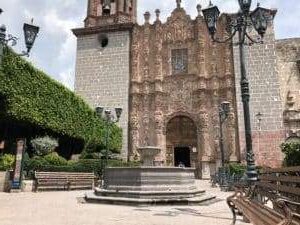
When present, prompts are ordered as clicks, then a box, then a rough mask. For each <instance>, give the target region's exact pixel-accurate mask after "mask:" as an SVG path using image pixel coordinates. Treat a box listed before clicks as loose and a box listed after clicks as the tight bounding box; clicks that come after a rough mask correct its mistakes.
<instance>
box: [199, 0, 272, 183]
mask: <svg viewBox="0 0 300 225" xmlns="http://www.w3.org/2000/svg"><path fill="white" fill-rule="evenodd" d="M238 2H239V6H240V10H239V12H238V13H237V14H235V15H234V16H231V22H230V23H229V25H228V28H229V29H227V30H228V33H229V36H228V37H227V38H226V39H224V40H220V39H219V38H217V37H216V31H217V21H218V18H219V15H220V11H219V9H218V7H217V6H214V5H213V4H212V3H211V1H210V4H209V7H208V8H206V9H204V10H202V12H203V15H204V19H205V22H206V25H207V28H208V31H209V34H210V36H211V38H212V40H213V41H214V42H217V43H225V42H229V41H230V42H231V41H232V40H233V38H234V36H235V35H236V34H238V43H237V45H238V46H239V54H240V70H241V93H242V102H243V110H244V124H245V139H246V152H247V159H246V160H247V172H246V173H247V181H248V184H249V185H251V184H253V182H255V181H256V180H257V171H256V167H255V161H254V154H253V149H252V136H251V124H250V110H249V99H250V93H249V81H248V79H247V73H246V67H245V56H244V55H245V53H244V45H245V44H249V45H251V44H254V43H262V39H263V37H264V34H265V32H266V30H267V27H268V21H269V19H270V18H271V15H270V11H269V10H268V9H265V8H262V7H260V6H259V4H258V5H257V8H256V9H255V10H254V11H252V12H250V8H251V3H252V0H238ZM252 27H254V28H255V30H256V31H257V33H258V34H259V36H260V37H259V38H258V39H257V40H255V39H254V38H252V37H251V36H250V35H249V34H248V31H247V28H252ZM247 41H248V43H247Z"/></svg>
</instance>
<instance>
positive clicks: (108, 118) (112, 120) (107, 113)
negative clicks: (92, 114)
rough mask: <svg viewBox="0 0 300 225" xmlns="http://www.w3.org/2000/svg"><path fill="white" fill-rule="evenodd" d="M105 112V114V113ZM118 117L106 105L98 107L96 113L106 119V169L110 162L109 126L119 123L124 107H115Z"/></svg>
mask: <svg viewBox="0 0 300 225" xmlns="http://www.w3.org/2000/svg"><path fill="white" fill-rule="evenodd" d="M103 112H104V115H103ZM115 113H116V118H115V117H114V115H112V112H111V110H109V109H106V110H104V107H96V114H97V115H98V117H100V118H102V119H104V121H105V142H104V145H105V161H104V169H105V168H106V167H107V163H108V151H109V149H108V148H109V147H108V146H109V127H110V125H111V124H114V123H117V122H119V120H120V117H121V114H122V108H115Z"/></svg>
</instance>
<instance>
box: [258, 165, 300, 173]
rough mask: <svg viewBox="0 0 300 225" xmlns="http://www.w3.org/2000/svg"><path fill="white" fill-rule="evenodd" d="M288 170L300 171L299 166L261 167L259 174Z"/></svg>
mask: <svg viewBox="0 0 300 225" xmlns="http://www.w3.org/2000/svg"><path fill="white" fill-rule="evenodd" d="M288 172H300V166H294V167H286V168H277V169H263V170H262V171H261V174H264V173H288Z"/></svg>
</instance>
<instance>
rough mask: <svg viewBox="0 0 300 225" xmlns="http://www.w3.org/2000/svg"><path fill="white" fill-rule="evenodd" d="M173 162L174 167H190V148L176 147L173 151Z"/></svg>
mask: <svg viewBox="0 0 300 225" xmlns="http://www.w3.org/2000/svg"><path fill="white" fill-rule="evenodd" d="M174 162H175V166H179V164H183V165H184V166H185V167H191V160H190V148H189V147H177V148H175V149H174Z"/></svg>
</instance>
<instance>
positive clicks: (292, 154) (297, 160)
mask: <svg viewBox="0 0 300 225" xmlns="http://www.w3.org/2000/svg"><path fill="white" fill-rule="evenodd" d="M281 150H282V152H283V153H284V154H285V158H284V162H283V163H284V166H299V165H300V142H286V143H283V144H282V145H281Z"/></svg>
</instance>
